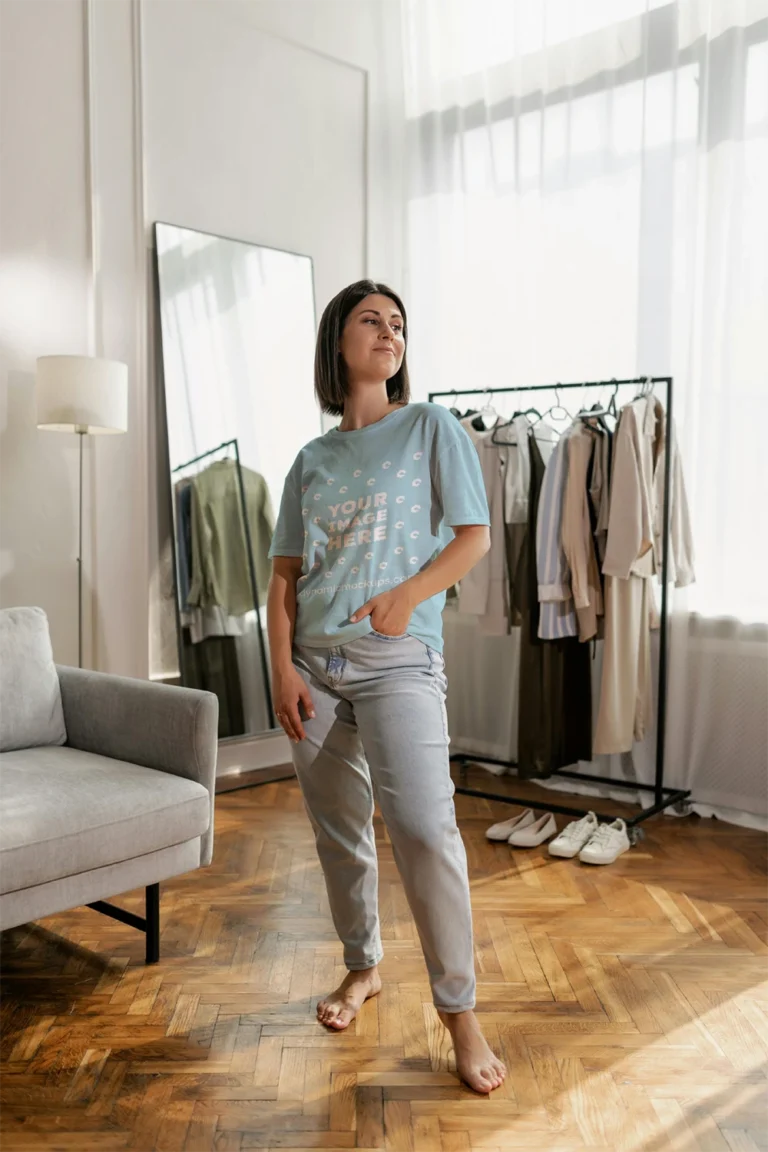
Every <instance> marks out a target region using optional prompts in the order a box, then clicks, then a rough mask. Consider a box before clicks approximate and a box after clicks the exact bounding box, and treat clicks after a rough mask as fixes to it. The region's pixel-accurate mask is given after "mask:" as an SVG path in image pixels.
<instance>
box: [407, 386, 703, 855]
mask: <svg viewBox="0 0 768 1152" xmlns="http://www.w3.org/2000/svg"><path fill="white" fill-rule="evenodd" d="M646 383H651V384H653V385H654V386H655V385H657V384H663V385H664V386H665V388H666V413H667V437H666V441H665V445H664V507H663V515H662V560H661V622H660V626H659V677H658V688H657V713H656V717H657V726H656V777H655V781H654V783H653V784H639V783H635V782H634V781H631V780H616V779H615V778H613V777H611V776H596V775H592V774H588V773H586V772H571V771H561V772H557V773H555V775H557V776H558V777H562V778H564V779H567V780H568V779H570V780H582V781H586V782H587V783H597V784H604V785H608V786H610V787H611V788H626V789H629V790H630V791H632V792H653V794H654V803H653V804H652V805H651V806H650V807H648V808H644V809H643V810H642V811H641V812H640V813H638V815H637V816H633V817H631V818H630V819H628V820H626V824H627V828H628V830H629V836H630V841H631V842H632V843H633V844H635V843H637V841H638V840H639V839H640V838H641V836H642V830H641V829H640V828H639V825H640V824H642V822H643V821H644V820H648V819H649V818H650V817H651V816H655V815H657V813H659V812H663V811H664V810H665V809H666V808H671V807H675V806H678V807H680V808H682V807H684V806H685V803H686V801H687V800H688V798H689V797H690V790H684V789H682V788H670V787H669V786H668V785H666V784H665V783H664V745H665V739H666V728H667V656H668V648H669V635H668V633H669V629H668V624H669V579H668V573H669V546H670V545H669V519H670V499H671V497H670V487H671V474H672V453H671V452H670V451H669V445H670V440H671V436H672V406H673V393H674V389H673V381H672V377H671V376H653V377H647V376H638V377H635V378H633V379H630V380H586V381H577V382H576V383H573V384H561V383H559V382H558V383H555V384H535V385H531V386H527V387H524V386H520V387H515V386H511V387H508V388H474V389H472V388H470V389H467V390H465V391H456V390H455V389H452V390H449V391H443V392H430V393H429V400H430V401H434V400H435V399H436V397H456V399H458V398H459V397H462V398H464V397H467V396H498V395H511V394H513V393H516V392H555V395H557V393H559V392H561V391H565V390H568V389H572V388H580V389H582V390H585V389H587V388H602V389H607V388H625V387H628V386H634V387H635V388H637V387H638V386H639V385H641V384H646ZM451 762H452V763H454V764H458V765H459V768H460V770H461V786H459V787H457V788H456V791H457V792H458V793H460V794H461V795H463V796H477V797H480V798H481V799H484V800H499V801H501V802H502V803H504V804H522V805H524V806H525V807H528V808H536V809H540V810H542V811H549V812H557V813H558V814H560V815H564V816H577V817H578V816H585V815H586V814H587V812H588V811H589V809H587V808H575V807H567V806H564V805H559V804H551V803H548V802H543V801H539V800H531V799H529V798H527V797H526V798H522V797H519V796H508V795H502V794H500V793H498V792H486V791H485V790H483V789H478V788H468V787H467V786H466V781H467V765H468V764H472V763H478V764H483V763H485V764H497V765H499V766H502V767H505V768H515V767H517V765H516V764H515V762H514V761H510V760H495V759H493V758H492V757H490V756H471V755H468V754H467V753H460V752H459V753H456V754H454V755H453V756H451ZM598 819H600V820H604V821H609V820H612V819H614V817H613V816H599V817H598Z"/></svg>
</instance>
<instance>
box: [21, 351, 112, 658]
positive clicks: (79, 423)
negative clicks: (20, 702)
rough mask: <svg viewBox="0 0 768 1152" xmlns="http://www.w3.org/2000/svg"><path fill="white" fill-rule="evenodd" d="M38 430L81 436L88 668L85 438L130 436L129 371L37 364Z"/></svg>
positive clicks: (68, 360)
mask: <svg viewBox="0 0 768 1152" xmlns="http://www.w3.org/2000/svg"><path fill="white" fill-rule="evenodd" d="M37 426H38V428H42V429H44V430H45V431H47V432H70V433H71V432H75V433H76V434H77V435H78V436H79V437H80V489H79V490H80V500H79V523H78V548H77V663H78V667H80V668H82V666H83V437H84V436H91V435H95V434H99V433H112V434H115V433H119V432H127V431H128V366H127V364H121V363H119V362H118V361H117V360H100V359H96V358H95V357H93V356H41V357H40V358H39V359H38V361H37Z"/></svg>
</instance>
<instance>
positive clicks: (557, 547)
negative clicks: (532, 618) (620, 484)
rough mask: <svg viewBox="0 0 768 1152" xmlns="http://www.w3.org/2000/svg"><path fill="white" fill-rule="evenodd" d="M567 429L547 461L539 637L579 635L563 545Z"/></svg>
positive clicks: (541, 507) (540, 529) (539, 527)
mask: <svg viewBox="0 0 768 1152" xmlns="http://www.w3.org/2000/svg"><path fill="white" fill-rule="evenodd" d="M572 431H573V428H569V429H567V430H566V431H565V432H564V433H563V435H562V437H561V438H560V441H559V442H558V444H557V445H556V447H555V449H554V452H553V453H552V455H551V457H550V460H549V463H548V464H547V465H546V472H545V474H544V480H543V484H542V486H541V497H540V501H539V503H538V519H537V522H536V535H535V540H536V566H537V571H538V600H539V602H540V608H539V638H540V639H542V640H562V639H564V638H565V637H567V636H578V633H579V629H578V623H577V621H576V609H575V606H574V603H573V597H572V595H571V574H570V571H569V569H568V562H567V560H566V557H565V553H564V552H563V545H562V519H563V495H564V493H565V482H566V480H567V477H568V458H567V451H566V446H567V443H568V437H569V436H570V435H571V432H572Z"/></svg>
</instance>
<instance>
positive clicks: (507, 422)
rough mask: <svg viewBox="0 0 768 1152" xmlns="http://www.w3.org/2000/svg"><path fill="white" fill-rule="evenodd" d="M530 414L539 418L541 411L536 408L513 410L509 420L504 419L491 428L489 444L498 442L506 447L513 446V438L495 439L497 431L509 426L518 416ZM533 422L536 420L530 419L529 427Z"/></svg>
mask: <svg viewBox="0 0 768 1152" xmlns="http://www.w3.org/2000/svg"><path fill="white" fill-rule="evenodd" d="M531 415H533V416H536V417H537V418H538V420H541V413H540V412H539V410H538V408H526V409H525V411H524V412H521V411H517V412H513V413H512V416H511V418H510V419H509V420H505V421H504V422H503V423H502V424H497V425H496V427H495V428H494V430H493V435H492V436H491V444H500V445H502V446H505V445H506V447H508V448H509V447H511V446H513V445H514V444H515V441H514V440H499V439H497V436H498V433H499V432H500V431H501V430H502V428H509V426H510V424H513V423H514V422H515V420H516V419H517V417H518V416H531ZM534 423H536V421H531V427H533V424H534Z"/></svg>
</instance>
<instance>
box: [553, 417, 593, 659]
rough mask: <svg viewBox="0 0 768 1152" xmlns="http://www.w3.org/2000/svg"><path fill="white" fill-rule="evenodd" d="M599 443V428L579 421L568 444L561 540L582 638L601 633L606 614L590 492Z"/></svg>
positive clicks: (590, 637) (585, 638)
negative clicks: (590, 468) (593, 465)
mask: <svg viewBox="0 0 768 1152" xmlns="http://www.w3.org/2000/svg"><path fill="white" fill-rule="evenodd" d="M598 443H599V441H598V436H597V433H596V432H594V431H593V430H592V429H591V428H589V427H588V426H587V425H585V424H578V423H577V424H575V425H574V427H573V429H572V431H571V434H570V436H569V437H568V442H567V444H566V446H565V451H566V452H567V455H568V468H567V477H566V482H565V492H564V495H563V515H562V529H561V544H562V550H563V555H564V557H565V562H566V564H567V566H568V569H569V571H570V575H571V593H572V595H573V602H574V605H575V607H576V618H577V621H578V627H579V639H580V640H581V641H586V640H591V639H592V638H593V637H594V636H597V633H598V621H599V619H600V618H601V617H602V615H603V591H602V586H601V580H600V570H599V568H598V565H597V557H596V556H595V545H594V538H593V535H592V523H591V520H590V516H589V494H588V492H587V475H588V473H589V467H590V463H591V461H592V456H593V452H596V451H597V445H598Z"/></svg>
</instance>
